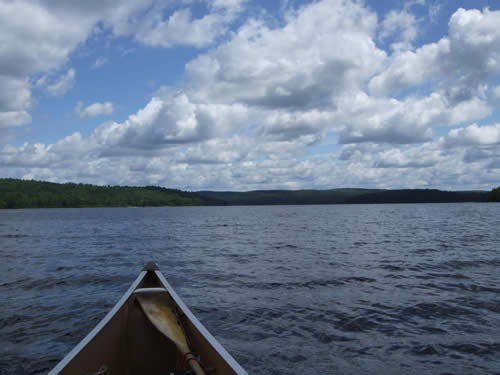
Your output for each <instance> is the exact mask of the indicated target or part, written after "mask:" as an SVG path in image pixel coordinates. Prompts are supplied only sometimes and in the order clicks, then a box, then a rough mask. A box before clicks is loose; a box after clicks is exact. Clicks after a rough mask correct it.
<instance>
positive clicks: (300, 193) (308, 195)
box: [199, 189, 488, 205]
mask: <svg viewBox="0 0 500 375" xmlns="http://www.w3.org/2000/svg"><path fill="white" fill-rule="evenodd" d="M199 194H201V195H202V196H205V197H210V198H214V199H217V200H221V201H224V202H226V203H227V204H228V205H275V204H339V203H345V204H347V203H449V202H485V201H487V198H488V193H487V192H485V191H472V192H468V191H463V192H457V191H442V190H435V189H405V190H380V189H331V190H256V191H249V192H242V193H239V192H230V191H225V192H215V191H200V192H199Z"/></svg>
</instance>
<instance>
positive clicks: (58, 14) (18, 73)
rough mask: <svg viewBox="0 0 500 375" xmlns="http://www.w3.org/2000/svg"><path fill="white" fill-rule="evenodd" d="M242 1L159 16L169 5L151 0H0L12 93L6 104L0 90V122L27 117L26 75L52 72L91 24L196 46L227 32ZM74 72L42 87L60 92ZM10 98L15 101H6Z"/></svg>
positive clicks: (0, 33) (0, 74) (2, 61)
mask: <svg viewBox="0 0 500 375" xmlns="http://www.w3.org/2000/svg"><path fill="white" fill-rule="evenodd" d="M244 3H245V2H244V1H238V0H231V1H230V0H226V1H223V0H217V1H214V2H213V3H209V5H208V6H207V14H206V15H205V16H203V17H201V18H199V19H198V18H195V19H193V18H192V17H191V14H190V10H189V8H184V9H180V10H174V11H173V12H172V14H171V16H170V17H169V18H167V19H164V18H163V15H164V14H168V10H169V9H170V5H169V4H168V3H166V4H163V3H157V4H155V5H153V1H152V0H144V1H134V0H125V1H121V2H120V3H118V4H117V3H115V2H110V1H82V2H79V1H78V2H73V1H65V0H40V1H36V2H34V1H28V0H19V1H15V2H13V1H7V2H5V1H3V2H0V46H1V49H0V81H2V82H0V83H1V84H2V87H5V86H3V84H5V82H9V86H8V87H9V89H10V90H11V91H9V96H10V97H12V99H9V100H10V103H9V106H8V108H6V105H5V98H3V97H2V94H0V114H1V113H3V112H5V113H4V114H3V115H2V118H3V126H7V125H6V124H8V121H10V123H11V124H12V126H18V125H19V124H26V123H29V118H30V115H29V106H30V105H29V104H30V100H31V86H30V84H29V81H30V80H31V79H35V80H38V79H39V77H40V75H41V76H42V77H45V78H47V76H53V74H54V72H55V71H57V70H58V69H60V68H61V67H62V66H64V65H65V64H66V63H67V62H68V59H69V56H70V54H71V53H72V52H74V51H75V50H76V49H77V48H78V46H79V45H81V44H82V43H83V42H84V41H85V40H86V39H87V38H88V37H89V36H90V35H92V33H93V31H95V29H96V27H97V26H96V25H99V27H102V28H103V29H105V30H111V32H112V33H114V35H117V36H121V35H126V36H131V37H133V38H135V39H136V40H137V41H139V42H141V43H143V44H147V45H151V46H162V47H167V46H168V47H172V46H174V45H178V44H183V45H192V46H199V47H201V46H206V45H208V44H211V43H212V42H213V41H214V40H215V39H216V38H218V37H220V36H221V35H223V34H225V33H226V32H227V25H228V24H229V23H231V22H233V21H234V20H235V19H236V17H237V16H238V14H239V13H240V12H241V11H242V9H243V8H244ZM105 62H106V61H105V59H103V58H99V59H97V60H96V62H95V64H94V65H93V66H94V67H95V68H98V67H101V66H102V65H103V64H104V63H105ZM74 77H75V70H74V69H70V70H68V71H67V72H66V74H65V75H63V76H61V77H60V79H59V80H58V81H57V82H53V83H52V84H50V85H48V86H47V87H46V89H47V91H48V93H49V94H50V95H53V96H61V95H63V94H64V93H65V92H66V91H67V90H68V89H69V88H71V87H72V85H73V84H74ZM42 81H43V80H42ZM42 81H40V82H39V85H38V86H40V84H42V83H43V82H42ZM45 84H47V82H45ZM4 92H5V91H4ZM21 97H22V98H24V100H18V99H19V98H21ZM28 98H29V99H28ZM15 100H17V101H15ZM14 102H15V103H16V104H17V106H16V107H12V103H14Z"/></svg>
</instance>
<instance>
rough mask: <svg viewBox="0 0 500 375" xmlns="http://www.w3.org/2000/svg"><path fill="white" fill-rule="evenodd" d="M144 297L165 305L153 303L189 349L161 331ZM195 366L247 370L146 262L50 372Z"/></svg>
mask: <svg viewBox="0 0 500 375" xmlns="http://www.w3.org/2000/svg"><path fill="white" fill-rule="evenodd" d="M151 296H152V297H151ZM160 297H161V298H160ZM155 298H157V299H155ZM144 299H146V302H147V301H153V302H154V304H164V305H165V306H156V305H154V304H153V307H154V308H159V309H165V310H168V311H169V314H175V317H176V318H177V319H174V322H175V324H174V326H177V327H171V328H172V329H174V330H176V332H178V333H179V335H184V336H185V340H186V342H187V344H188V345H189V353H185V350H181V349H180V346H179V345H178V344H177V345H176V344H175V343H174V341H175V339H174V340H173V341H172V337H170V336H168V332H167V333H165V330H164V327H163V328H162V327H161V324H162V322H161V321H160V323H158V322H157V321H155V317H154V316H152V315H151V314H152V313H151V311H149V310H148V305H147V304H146V305H145V302H144ZM157 301H160V302H157ZM163 301H164V302H163ZM159 319H160V320H161V319H164V317H163V316H160V318H159ZM165 319H166V318H165ZM167 323H168V322H167ZM159 324H160V325H159ZM186 350H187V349H186ZM195 366H196V367H201V368H202V369H203V370H204V372H205V373H206V374H207V375H209V374H216V375H226V374H239V375H240V374H241V375H243V374H247V373H246V371H245V370H244V369H243V368H242V367H241V366H240V365H239V364H238V363H237V362H236V361H235V360H234V358H233V357H231V355H230V354H229V353H228V352H227V351H226V350H225V349H224V348H223V347H222V346H221V345H220V344H219V342H217V340H216V339H215V338H214V337H213V336H212V335H211V334H210V333H209V332H208V331H207V329H206V328H205V327H204V326H203V325H202V324H201V323H200V322H199V321H198V319H196V317H195V316H194V315H193V313H192V312H191V311H190V310H189V308H188V307H187V306H186V305H185V304H184V303H183V302H182V300H181V299H180V298H179V296H178V295H177V293H175V291H174V289H173V288H172V286H171V285H170V284H169V283H168V282H167V280H166V279H165V277H164V276H163V274H162V273H161V272H160V271H159V270H158V267H157V266H156V264H154V263H152V262H150V263H148V264H147V265H146V266H145V267H144V269H143V270H142V272H141V273H140V274H139V276H138V277H137V279H136V280H135V281H134V282H133V283H132V285H131V286H130V288H129V289H128V290H127V292H126V293H125V294H124V295H123V296H122V297H121V299H120V300H119V301H118V303H117V304H116V305H115V306H114V307H113V308H112V309H111V311H110V312H109V313H108V314H107V315H106V316H105V317H104V319H103V320H102V321H101V322H99V324H98V325H97V326H96V327H95V328H94V329H93V330H92V331H91V332H90V333H89V334H88V335H87V336H86V337H85V338H84V339H83V340H82V341H81V342H80V343H79V344H78V345H77V346H76V347H75V348H74V349H73V350H72V351H71V352H70V353H68V354H67V355H66V356H65V357H64V358H63V359H62V360H61V362H59V363H58V364H57V366H56V367H54V369H52V371H50V372H49V375H55V374H78V375H80V374H81V375H83V374H86V375H112V374H129V375H134V374H151V375H154V374H158V375H160V374H161V375H166V374H192V373H193V371H194V368H195ZM195 372H196V371H195ZM201 373H203V372H201ZM196 374H198V372H196Z"/></svg>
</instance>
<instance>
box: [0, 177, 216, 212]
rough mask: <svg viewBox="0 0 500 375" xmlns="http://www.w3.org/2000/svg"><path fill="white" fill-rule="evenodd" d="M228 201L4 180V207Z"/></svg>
mask: <svg viewBox="0 0 500 375" xmlns="http://www.w3.org/2000/svg"><path fill="white" fill-rule="evenodd" d="M224 204H225V203H224V202H221V201H217V200H215V199H213V198H209V197H203V196H201V195H199V194H196V193H188V192H184V191H181V190H175V189H165V188H161V187H156V186H146V187H129V186H96V185H86V184H73V183H67V184H56V183H51V182H41V181H26V180H17V179H10V178H3V179H0V208H42V207H46V208H51V207H54V208H55V207H126V206H206V205H224Z"/></svg>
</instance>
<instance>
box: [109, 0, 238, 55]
mask: <svg viewBox="0 0 500 375" xmlns="http://www.w3.org/2000/svg"><path fill="white" fill-rule="evenodd" d="M245 2H246V1H242V0H230V1H229V0H216V1H213V2H208V4H207V8H208V9H207V13H206V14H205V15H203V16H202V17H200V18H193V14H192V12H191V9H190V8H188V7H185V8H180V9H176V10H174V11H173V12H171V13H169V12H167V11H166V10H167V5H165V4H161V3H159V4H158V3H156V4H154V5H152V6H149V7H147V6H144V7H141V8H139V9H136V10H135V11H133V12H124V14H123V15H120V14H118V16H116V15H113V16H112V17H111V19H108V20H107V21H108V22H109V23H110V24H111V26H112V29H113V32H114V33H115V34H116V35H131V36H133V37H134V38H135V39H136V40H137V41H139V42H140V43H143V44H145V45H148V46H154V47H167V48H169V47H173V46H176V45H188V46H194V47H198V48H201V47H206V46H208V45H210V44H212V43H213V42H214V41H216V39H217V38H219V37H221V36H223V35H224V34H226V33H227V32H228V26H229V25H230V24H231V23H232V22H233V21H234V20H235V19H236V18H237V17H238V15H239V14H240V12H241V11H242V10H243V8H244V3H245Z"/></svg>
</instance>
